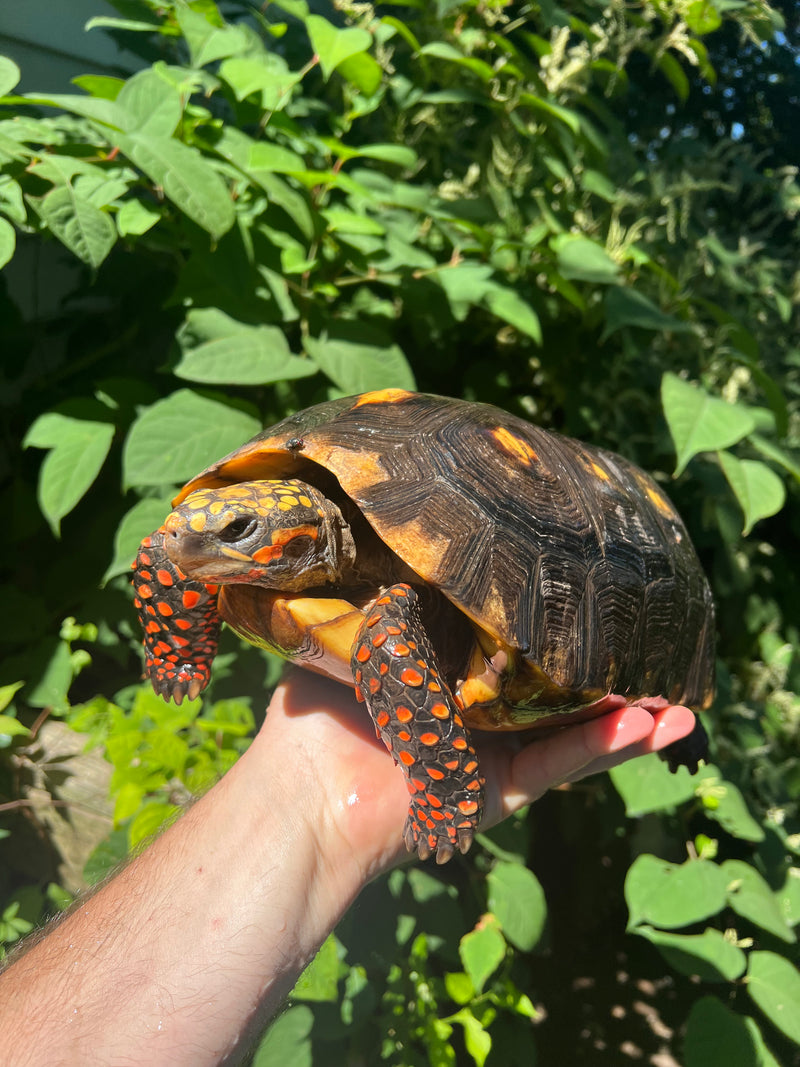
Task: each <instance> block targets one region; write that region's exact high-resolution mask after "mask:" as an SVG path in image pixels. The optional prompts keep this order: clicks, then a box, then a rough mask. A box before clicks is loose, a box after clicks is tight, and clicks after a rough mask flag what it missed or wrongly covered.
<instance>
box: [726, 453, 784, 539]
mask: <svg viewBox="0 0 800 1067" xmlns="http://www.w3.org/2000/svg"><path fill="white" fill-rule="evenodd" d="M718 456H719V463H720V466H721V467H722V470H723V473H724V475H725V477H726V478H727V479H728V484H729V485H730V487H731V489H732V490H733V492H734V494H735V496H736V499H737V500H738V501H739V506H740V507H741V509H742V511H743V512H744V530H743V531H742V533H743V534H745V536H746V535H747V534H749V533H750V531H751V530H752V529H753V527H754V526H755V524H756V523H757V522H758V520H759V519H766V518H768V517H769V516H770V515H775V514H777V512H779V511H780V510H781V508H782V507H783V505H784V503H785V502H786V489H785V487H784V484H783V482H782V481H781V480H780V478H779V477H778V475H777V474H776V473H775V471H774V470H773V469H772V468H771V467H768V466H767V465H766V463H762V462H761V460H758V459H737V458H736V456H734V455H731V453H730V452H719V453H718Z"/></svg>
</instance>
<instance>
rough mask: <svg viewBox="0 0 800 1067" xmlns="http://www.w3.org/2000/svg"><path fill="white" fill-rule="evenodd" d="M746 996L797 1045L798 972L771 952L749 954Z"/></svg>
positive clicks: (799, 1039)
mask: <svg viewBox="0 0 800 1067" xmlns="http://www.w3.org/2000/svg"><path fill="white" fill-rule="evenodd" d="M747 992H748V993H749V994H750V996H751V997H752V999H753V1000H754V1001H755V1002H756V1004H757V1005H758V1006H759V1008H761V1010H762V1011H763V1012H764V1014H765V1015H766V1016H767V1018H768V1019H769V1020H770V1022H772V1023H773V1024H774V1025H775V1026H777V1028H778V1029H779V1030H780V1031H782V1033H784V1034H786V1036H787V1037H789V1038H791V1040H792V1041H794V1042H795V1043H796V1044H798V1045H800V971H798V970H797V968H796V967H795V966H794V965H793V964H792V963H790V962H789V960H787V959H784V957H783V956H778V955H777V954H776V953H774V952H751V953H750V967H749V969H748V972H747Z"/></svg>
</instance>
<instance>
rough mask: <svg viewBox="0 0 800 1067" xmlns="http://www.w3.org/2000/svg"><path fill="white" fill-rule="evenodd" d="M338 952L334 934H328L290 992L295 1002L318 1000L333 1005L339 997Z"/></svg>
mask: <svg viewBox="0 0 800 1067" xmlns="http://www.w3.org/2000/svg"><path fill="white" fill-rule="evenodd" d="M339 971H340V965H339V950H338V943H337V941H336V937H335V935H334V934H329V935H328V937H327V938H326V939H325V940H324V941H323V943H322V947H321V948H320V950H319V952H318V953H317V954H316V956H315V957H314V959H313V960H312V961H311V963H309V965H308V967H306V969H305V970H304V971H303V973H302V974H301V975H300V977H299V978H298V979H297V983H296V985H295V987H294V989H293V990H292V998H293V999H295V1000H318V1001H320V1000H321V1001H324V1000H327V1001H330V1002H331V1003H335V1002H336V1000H337V999H338V995H339Z"/></svg>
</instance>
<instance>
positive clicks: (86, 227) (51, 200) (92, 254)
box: [35, 185, 117, 268]
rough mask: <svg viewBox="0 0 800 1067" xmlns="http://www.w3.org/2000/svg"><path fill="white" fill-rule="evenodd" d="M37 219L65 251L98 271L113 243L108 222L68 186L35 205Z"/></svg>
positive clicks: (112, 230)
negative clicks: (65, 248)
mask: <svg viewBox="0 0 800 1067" xmlns="http://www.w3.org/2000/svg"><path fill="white" fill-rule="evenodd" d="M35 206H36V211H37V212H38V214H39V216H40V218H41V219H42V221H43V222H44V223H46V225H47V226H48V227H49V228H50V229H51V230H52V232H53V233H54V234H55V236H56V237H57V238H58V239H59V241H61V242H62V243H63V244H65V245H66V246H67V248H68V249H69V250H70V251H71V252H74V254H75V255H76V256H77V257H78V258H79V259H81V260H83V262H84V263H88V264H89V266H90V267H95V268H97V267H99V266H100V264H101V263H102V262H103V260H104V259H105V258H106V256H107V255H108V253H109V252H110V251H111V249H112V248H113V247H114V245H115V244H116V241H117V230H116V227H115V226H114V223H113V221H112V220H111V218H110V217H109V216H108V215H107V214H106V213H105V212H104V211H101V210H100V209H99V208H97V207H95V206H94V204H92V203H90V201H89V200H85V199H83V198H82V197H80V196H78V195H77V194H76V192H75V190H74V189H73V188H72V186H71V185H59V186H56V188H55V189H52V190H51V191H50V192H49V193H48V194H47V195H46V196H44V197H42V198H41V200H37V201H36V202H35Z"/></svg>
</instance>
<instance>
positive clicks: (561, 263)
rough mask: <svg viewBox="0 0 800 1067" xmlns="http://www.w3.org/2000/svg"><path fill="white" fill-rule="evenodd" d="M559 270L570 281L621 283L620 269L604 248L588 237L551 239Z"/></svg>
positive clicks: (563, 234)
mask: <svg viewBox="0 0 800 1067" xmlns="http://www.w3.org/2000/svg"><path fill="white" fill-rule="evenodd" d="M550 247H551V248H552V249H553V251H554V252H555V254H556V259H557V262H558V269H559V271H560V272H561V274H562V275H563V276H564V277H565V278H568V279H569V280H570V281H582V282H594V283H595V284H597V285H614V284H615V283H616V282H618V281H619V267H618V266H617V264H616V263H615V262H614V260H613V259H612V258H611V256H609V254H608V253H607V252H606V251H605V249H604V248H601V247H600V245H598V244H595V242H594V241H590V240H589V239H588V237H580V236H576V235H574V234H568V233H562V234H558V236H556V237H552V238H551V239H550Z"/></svg>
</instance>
